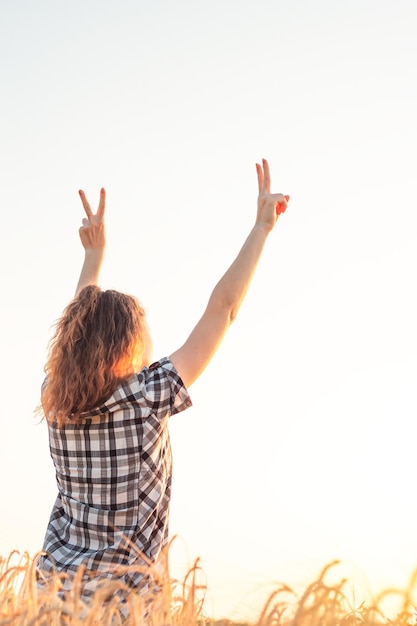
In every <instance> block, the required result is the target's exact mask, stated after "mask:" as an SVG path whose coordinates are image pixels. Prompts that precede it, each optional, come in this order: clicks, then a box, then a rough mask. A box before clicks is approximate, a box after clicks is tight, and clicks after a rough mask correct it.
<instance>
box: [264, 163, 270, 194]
mask: <svg viewBox="0 0 417 626" xmlns="http://www.w3.org/2000/svg"><path fill="white" fill-rule="evenodd" d="M262 165H263V167H264V192H265V193H270V192H271V174H270V172H269V164H268V161H267V160H266V159H262Z"/></svg>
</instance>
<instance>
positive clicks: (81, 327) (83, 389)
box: [41, 285, 146, 427]
mask: <svg viewBox="0 0 417 626" xmlns="http://www.w3.org/2000/svg"><path fill="white" fill-rule="evenodd" d="M145 328H146V321H145V312H144V310H143V308H142V307H141V306H140V304H139V302H138V301H137V300H136V298H134V297H133V296H129V295H126V294H124V293H120V292H119V291H114V290H107V291H102V290H101V289H100V288H99V287H97V286H95V285H89V286H88V287H85V288H84V289H83V290H82V291H81V292H80V293H79V294H78V296H77V297H76V298H74V300H73V301H72V302H71V303H70V304H69V305H68V306H67V307H66V309H65V310H64V313H63V315H62V317H61V318H60V319H59V320H58V321H57V323H56V324H55V333H54V335H53V337H52V339H51V340H50V342H49V352H48V358H47V362H46V365H45V368H44V369H45V374H46V379H45V383H44V386H43V389H42V398H41V402H42V409H43V413H44V415H45V416H46V418H47V420H48V421H56V422H57V423H58V426H59V427H61V426H64V425H65V424H66V423H68V422H69V421H70V420H71V422H73V421H74V420H76V419H78V418H79V417H80V415H81V414H82V413H83V412H85V411H89V410H91V409H93V408H95V407H97V406H99V405H100V404H101V403H102V402H103V401H104V400H106V399H107V398H108V397H109V396H111V394H112V393H113V392H114V390H115V389H116V387H117V386H118V385H119V384H120V382H121V380H123V379H124V378H127V377H128V376H130V375H131V374H133V372H134V361H135V357H137V355H138V354H139V353H140V351H143V348H144V342H143V337H144V329H145Z"/></svg>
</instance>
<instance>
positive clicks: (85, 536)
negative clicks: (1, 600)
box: [38, 358, 191, 593]
mask: <svg viewBox="0 0 417 626" xmlns="http://www.w3.org/2000/svg"><path fill="white" fill-rule="evenodd" d="M189 406H191V399H190V397H189V395H188V392H187V390H186V388H185V386H184V384H183V382H182V380H181V378H180V376H179V375H178V372H177V371H176V370H175V368H174V365H173V364H172V363H171V361H170V360H169V359H168V358H163V359H161V360H160V361H158V362H157V363H154V364H153V365H151V366H150V367H146V368H144V369H143V370H142V371H141V372H140V373H139V374H135V375H134V376H133V377H131V378H129V379H128V380H126V381H125V382H124V383H123V384H122V385H120V386H119V387H118V388H117V389H116V391H115V392H114V394H113V395H112V396H111V397H110V398H109V399H108V400H107V401H106V402H105V403H104V404H103V405H102V406H100V407H99V408H97V409H95V410H93V411H89V412H88V414H84V415H83V416H82V419H81V420H80V421H78V422H76V423H74V424H68V425H65V426H64V427H63V428H58V426H57V424H55V423H50V424H49V425H48V431H49V445H50V451H51V456H52V460H53V462H54V466H55V470H56V480H57V485H58V492H59V493H58V496H57V499H56V501H55V504H54V507H53V510H52V513H51V517H50V520H49V525H48V528H47V531H46V535H45V540H44V545H43V550H44V551H45V552H46V553H47V555H46V556H44V557H42V558H41V559H40V560H39V563H38V566H39V569H40V570H43V571H44V572H48V571H51V569H55V568H56V570H58V571H60V572H67V573H69V574H71V573H73V572H75V571H76V570H77V568H78V567H79V566H80V565H81V564H82V565H84V566H85V567H86V569H87V570H88V571H92V572H96V573H99V574H100V575H103V576H105V577H107V576H110V575H111V572H112V571H114V570H115V568H117V566H126V565H132V564H134V563H136V562H137V560H138V558H139V557H138V555H139V554H140V553H143V554H145V555H146V557H147V558H148V559H150V560H151V561H152V562H155V561H156V560H157V558H158V555H159V553H160V551H161V549H162V547H163V546H164V545H166V543H167V540H168V513H169V501H170V494H171V478H172V457H171V447H170V440H169V432H168V418H169V416H170V415H173V414H175V413H178V412H180V411H183V410H184V409H186V408H188V407H189ZM140 579H141V575H140V573H137V574H136V575H135V574H133V576H132V575H131V574H130V575H129V576H128V577H127V578H126V580H125V582H127V583H128V584H129V586H132V585H133V586H137V585H139V583H140ZM86 591H87V593H88V590H86Z"/></svg>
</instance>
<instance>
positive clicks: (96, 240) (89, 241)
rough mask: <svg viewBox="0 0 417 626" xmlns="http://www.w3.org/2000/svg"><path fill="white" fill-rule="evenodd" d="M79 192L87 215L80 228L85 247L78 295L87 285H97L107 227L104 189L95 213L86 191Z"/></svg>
mask: <svg viewBox="0 0 417 626" xmlns="http://www.w3.org/2000/svg"><path fill="white" fill-rule="evenodd" d="M79 194H80V198H81V202H82V203H83V207H84V211H85V213H86V215H87V217H85V218H84V219H83V225H82V226H81V228H80V230H79V234H80V239H81V243H82V245H83V247H84V263H83V266H82V268H81V274H80V278H79V280H78V285H77V289H76V291H75V295H76V296H78V294H79V293H80V291H81V290H82V289H84V287H87V285H97V283H98V280H99V276H100V269H101V266H102V264H103V260H104V252H105V249H106V228H105V224H104V212H105V208H106V192H105V190H104V189H101V191H100V201H99V205H98V209H97V212H96V213H93V211H92V210H91V207H90V204H89V202H88V200H87V198H86V196H85V193H84V191H81V190H80V191H79Z"/></svg>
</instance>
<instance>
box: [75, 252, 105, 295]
mask: <svg viewBox="0 0 417 626" xmlns="http://www.w3.org/2000/svg"><path fill="white" fill-rule="evenodd" d="M103 260H104V250H100V249H94V250H86V251H85V256H84V263H83V266H82V268H81V273H80V278H79V279H78V284H77V289H76V291H75V296H78V294H79V293H80V291H81V290H82V289H84V287H87V286H88V285H97V284H98V281H99V278H100V270H101V266H102V264H103Z"/></svg>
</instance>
